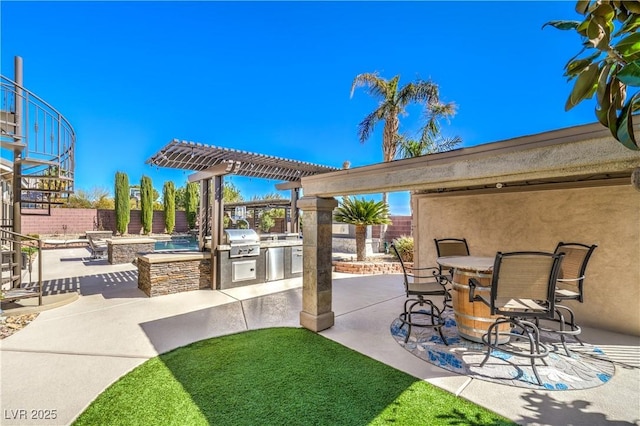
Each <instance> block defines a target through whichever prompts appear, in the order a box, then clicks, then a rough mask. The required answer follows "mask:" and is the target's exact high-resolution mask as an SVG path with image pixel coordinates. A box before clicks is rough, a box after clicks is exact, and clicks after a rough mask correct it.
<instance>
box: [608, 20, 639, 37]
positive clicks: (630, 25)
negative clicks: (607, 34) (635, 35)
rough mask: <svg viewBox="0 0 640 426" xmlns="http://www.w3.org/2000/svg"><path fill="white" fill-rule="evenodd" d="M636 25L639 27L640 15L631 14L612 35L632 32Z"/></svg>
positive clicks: (636, 27)
mask: <svg viewBox="0 0 640 426" xmlns="http://www.w3.org/2000/svg"><path fill="white" fill-rule="evenodd" d="M638 27H640V15H631V16H629V18H628V19H626V20H625V21H624V23H623V24H622V26H621V27H620V29H619V30H618V31H616V33H615V34H614V35H613V37H618V36H620V35H621V34H626V33H631V32H634V31H636V30H637V29H638Z"/></svg>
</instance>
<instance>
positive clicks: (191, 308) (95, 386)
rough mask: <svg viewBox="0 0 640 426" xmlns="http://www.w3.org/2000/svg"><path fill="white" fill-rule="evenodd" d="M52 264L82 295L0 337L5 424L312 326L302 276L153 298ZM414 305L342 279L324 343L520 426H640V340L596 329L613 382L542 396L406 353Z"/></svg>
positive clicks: (64, 286) (364, 279)
mask: <svg viewBox="0 0 640 426" xmlns="http://www.w3.org/2000/svg"><path fill="white" fill-rule="evenodd" d="M43 263H44V267H43V269H44V270H45V271H46V276H45V277H44V279H45V280H47V282H48V285H49V286H50V288H51V289H53V291H61V292H65V291H69V290H71V291H77V292H79V293H80V295H81V296H80V297H79V298H77V300H74V301H71V302H70V303H68V304H65V305H63V306H58V307H55V308H54V309H50V310H44V311H42V312H41V313H40V315H39V316H38V318H37V319H36V320H35V321H33V322H32V323H31V324H30V325H28V326H27V327H26V328H24V329H23V330H21V331H19V332H18V333H16V334H14V335H12V336H10V337H8V338H6V339H3V340H0V367H1V378H0V401H1V402H0V415H1V416H2V417H1V421H0V423H1V424H3V425H29V424H37V425H58V424H62V425H64V424H70V423H71V422H72V421H73V420H74V419H75V418H76V417H77V416H78V415H79V414H80V413H81V412H82V411H83V410H84V409H85V408H86V407H87V406H88V405H89V404H90V403H91V401H93V400H94V399H95V398H96V397H97V396H98V395H99V394H100V393H101V392H102V391H103V390H104V389H105V388H106V387H108V386H109V385H110V384H112V383H113V382H114V381H116V380H117V379H118V378H119V377H121V376H122V375H124V374H126V373H127V372H129V371H130V370H131V369H133V368H135V367H136V366H138V365H140V364H142V363H143V362H145V361H146V360H148V359H149V358H152V357H155V356H157V355H158V354H160V353H163V352H166V351H169V350H171V349H174V348H177V347H180V346H183V345H186V344H189V343H191V342H194V341H197V340H201V339H206V338H210V337H216V336H222V335H226V334H230V333H237V332H241V331H244V330H250V329H258V328H265V327H272V326H289V327H299V326H300V325H299V312H300V307H301V299H302V294H301V284H302V281H301V279H293V280H284V281H277V282H271V283H267V284H259V285H254V286H248V287H240V288H236V289H229V290H224V291H214V290H200V291H194V292H188V293H181V294H175V295H168V296H160V297H155V298H148V297H146V296H145V295H144V293H142V291H140V290H138V288H137V269H136V268H135V266H133V265H132V264H126V265H109V264H108V263H107V262H106V261H105V260H90V259H89V253H88V251H87V250H86V249H84V248H75V249H68V248H65V249H55V250H46V251H44V253H43ZM56 289H57V290H56ZM55 297H57V298H60V297H61V296H55ZM47 300H48V301H50V300H54V299H53V298H51V299H47ZM403 301H404V292H403V287H402V280H401V276H400V275H368V276H354V275H348V274H334V281H333V311H334V313H335V317H336V319H335V326H334V327H332V328H330V329H328V330H325V331H323V332H322V333H320V334H321V335H323V336H325V337H327V338H329V339H332V340H334V341H336V342H339V343H341V344H343V345H345V346H347V347H349V348H352V349H354V350H356V351H358V352H361V353H363V354H365V355H367V356H369V357H371V358H374V359H376V360H379V361H381V362H384V363H385V364H388V365H390V366H393V367H395V368H397V369H399V370H402V371H405V372H407V373H409V374H412V375H413V376H415V377H417V378H420V379H424V380H427V381H428V382H430V383H432V384H434V385H436V386H439V387H441V388H443V389H446V390H448V391H450V392H452V393H454V394H456V395H459V396H461V397H463V398H465V399H468V400H470V401H473V402H475V403H477V404H479V405H482V406H484V407H487V408H489V409H491V410H493V411H495V412H497V413H499V414H501V415H503V416H505V417H508V418H510V419H512V420H514V421H515V422H517V423H520V424H527V425H605V424H606V425H612V424H614V425H640V338H639V337H635V336H627V335H621V334H615V333H611V332H604V331H600V330H594V329H586V330H584V331H583V335H582V336H583V340H585V341H586V342H589V343H592V344H596V345H598V346H600V347H601V348H602V349H604V350H605V352H606V353H607V355H609V356H610V357H611V358H612V359H613V360H614V361H615V362H616V372H615V375H614V377H613V379H612V380H611V381H610V382H609V383H607V384H604V385H602V386H599V387H596V388H592V389H586V390H580V391H532V390H530V389H525V388H515V387H510V386H505V385H500V384H495V383H491V382H487V381H482V380H478V379H473V378H471V377H468V376H461V375H458V374H455V373H452V372H449V371H447V370H444V369H441V368H439V367H436V366H435V365H433V364H430V363H427V362H425V361H423V360H421V359H419V358H417V357H415V356H413V355H412V354H410V353H409V352H407V351H406V350H404V349H403V348H402V347H401V346H400V345H398V344H397V343H396V341H395V340H394V339H393V338H392V337H391V334H390V332H389V326H390V324H391V322H392V321H393V320H394V319H395V318H396V317H397V315H398V312H399V309H400V308H401V306H402V303H403ZM633 309H637V307H633ZM21 410H25V411H24V413H25V417H23V418H19V416H22V413H23V411H21ZM31 410H40V411H42V412H46V410H50V412H51V410H55V413H56V415H55V417H56V418H55V419H50V420H43V419H37V418H33V417H32V416H31V414H32V411H31Z"/></svg>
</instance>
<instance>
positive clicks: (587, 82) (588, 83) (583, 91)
mask: <svg viewBox="0 0 640 426" xmlns="http://www.w3.org/2000/svg"><path fill="white" fill-rule="evenodd" d="M597 79H598V66H597V65H596V64H591V65H589V66H588V67H587V68H585V70H584V71H582V73H580V75H579V76H578V79H577V80H576V83H575V85H574V86H573V90H572V91H571V94H570V95H569V98H568V99H567V103H566V104H565V107H564V109H565V111H569V110H570V109H571V108H573V107H574V106H576V105H578V104H579V103H580V102H582V101H583V100H584V99H587V98H590V97H591V96H592V95H593V93H594V92H595V90H596V85H597Z"/></svg>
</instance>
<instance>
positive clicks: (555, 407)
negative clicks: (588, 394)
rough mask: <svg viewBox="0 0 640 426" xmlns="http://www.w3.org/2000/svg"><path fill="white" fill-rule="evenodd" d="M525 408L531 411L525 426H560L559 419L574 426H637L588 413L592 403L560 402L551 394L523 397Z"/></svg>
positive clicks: (577, 401) (527, 394) (603, 415)
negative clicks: (529, 425) (530, 425)
mask: <svg viewBox="0 0 640 426" xmlns="http://www.w3.org/2000/svg"><path fill="white" fill-rule="evenodd" d="M521 398H522V399H523V400H524V408H526V409H527V410H529V411H531V412H532V414H531V416H529V417H523V418H522V422H523V424H558V419H566V420H567V422H570V424H574V425H614V426H616V425H619V426H623V425H625V426H627V425H636V424H638V420H636V421H635V422H633V423H632V422H627V421H624V420H610V419H608V418H607V416H606V415H605V414H603V413H594V412H587V410H588V409H589V406H590V405H591V403H590V402H588V401H584V400H580V399H577V400H575V401H560V400H557V399H555V398H553V396H551V395H549V394H544V393H539V392H535V391H532V392H527V393H525V394H524V395H522V396H521ZM567 424H569V423H567Z"/></svg>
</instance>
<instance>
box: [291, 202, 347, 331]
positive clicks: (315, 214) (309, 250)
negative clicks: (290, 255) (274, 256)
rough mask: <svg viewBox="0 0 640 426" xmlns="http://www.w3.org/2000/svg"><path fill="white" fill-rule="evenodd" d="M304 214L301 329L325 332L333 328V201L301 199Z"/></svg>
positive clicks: (335, 203) (335, 204)
mask: <svg viewBox="0 0 640 426" xmlns="http://www.w3.org/2000/svg"><path fill="white" fill-rule="evenodd" d="M297 205H298V207H299V208H300V209H301V210H302V211H303V214H302V234H303V240H302V250H303V258H302V259H303V271H302V311H301V312H300V325H302V326H303V327H305V328H308V329H309V330H311V331H322V330H325V329H327V328H329V327H332V326H333V324H334V314H333V311H332V310H331V298H332V288H331V252H332V247H331V238H332V223H333V209H334V208H336V207H337V205H338V202H337V201H336V200H335V199H333V198H318V197H302V198H301V199H300V200H298V203H297Z"/></svg>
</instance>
